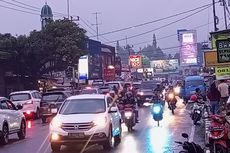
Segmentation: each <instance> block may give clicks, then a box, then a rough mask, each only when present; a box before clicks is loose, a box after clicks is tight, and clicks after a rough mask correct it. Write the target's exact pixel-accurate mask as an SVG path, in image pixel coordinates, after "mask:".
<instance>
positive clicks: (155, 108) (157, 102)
mask: <svg viewBox="0 0 230 153" xmlns="http://www.w3.org/2000/svg"><path fill="white" fill-rule="evenodd" d="M152 101H153V105H152V107H151V113H152V116H153V119H154V121H156V122H157V126H158V127H159V126H160V121H161V120H163V108H164V106H163V104H162V100H161V99H152Z"/></svg>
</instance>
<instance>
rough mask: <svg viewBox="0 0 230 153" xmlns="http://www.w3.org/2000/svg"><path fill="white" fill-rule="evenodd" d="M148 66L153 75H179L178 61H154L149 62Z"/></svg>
mask: <svg viewBox="0 0 230 153" xmlns="http://www.w3.org/2000/svg"><path fill="white" fill-rule="evenodd" d="M150 66H151V68H153V72H154V73H155V74H168V73H179V62H178V59H172V60H154V61H151V62H150Z"/></svg>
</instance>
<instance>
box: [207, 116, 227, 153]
mask: <svg viewBox="0 0 230 153" xmlns="http://www.w3.org/2000/svg"><path fill="white" fill-rule="evenodd" d="M227 116H230V113H227ZM209 118H210V119H211V125H210V127H209V132H210V134H209V145H210V148H211V151H212V152H213V153H229V152H230V134H229V132H230V131H229V125H230V123H229V121H227V119H226V116H222V115H210V116H209Z"/></svg>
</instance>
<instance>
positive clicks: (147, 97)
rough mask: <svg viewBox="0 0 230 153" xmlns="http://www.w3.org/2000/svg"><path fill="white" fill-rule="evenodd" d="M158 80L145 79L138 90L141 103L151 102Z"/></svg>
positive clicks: (138, 99) (138, 98)
mask: <svg viewBox="0 0 230 153" xmlns="http://www.w3.org/2000/svg"><path fill="white" fill-rule="evenodd" d="M158 83H159V82H158V81H143V82H142V83H141V84H140V86H139V89H138V91H137V101H138V103H139V105H142V104H144V103H145V102H150V101H151V99H152V97H153V90H154V89H155V88H156V87H157V84H158Z"/></svg>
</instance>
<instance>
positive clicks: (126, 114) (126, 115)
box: [125, 112, 133, 118]
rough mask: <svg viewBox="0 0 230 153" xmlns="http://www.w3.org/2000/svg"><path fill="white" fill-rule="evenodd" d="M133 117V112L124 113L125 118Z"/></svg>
mask: <svg viewBox="0 0 230 153" xmlns="http://www.w3.org/2000/svg"><path fill="white" fill-rule="evenodd" d="M132 115H133V112H125V117H128V118H129V117H131V116H132Z"/></svg>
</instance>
